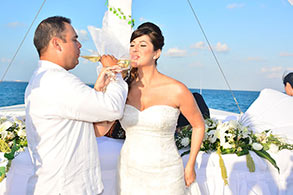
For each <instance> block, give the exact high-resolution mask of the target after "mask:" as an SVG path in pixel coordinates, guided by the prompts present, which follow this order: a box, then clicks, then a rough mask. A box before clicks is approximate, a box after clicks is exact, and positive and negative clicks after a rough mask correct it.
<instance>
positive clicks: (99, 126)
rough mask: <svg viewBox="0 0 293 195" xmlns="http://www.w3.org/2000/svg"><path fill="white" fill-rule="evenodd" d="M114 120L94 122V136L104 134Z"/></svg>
mask: <svg viewBox="0 0 293 195" xmlns="http://www.w3.org/2000/svg"><path fill="white" fill-rule="evenodd" d="M114 122H115V121H112V122H109V121H104V122H98V123H94V129H95V135H96V137H102V136H104V135H105V134H106V133H107V132H108V131H109V130H110V128H111V127H112V125H113V124H114Z"/></svg>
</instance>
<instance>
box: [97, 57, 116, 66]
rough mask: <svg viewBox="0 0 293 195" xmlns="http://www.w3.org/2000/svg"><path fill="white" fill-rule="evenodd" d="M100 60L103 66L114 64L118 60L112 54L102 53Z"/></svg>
mask: <svg viewBox="0 0 293 195" xmlns="http://www.w3.org/2000/svg"><path fill="white" fill-rule="evenodd" d="M100 62H101V63H102V65H103V67H109V66H115V65H117V63H118V60H117V59H116V58H115V57H114V56H112V55H102V57H101V59H100Z"/></svg>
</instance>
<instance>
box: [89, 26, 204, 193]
mask: <svg viewBox="0 0 293 195" xmlns="http://www.w3.org/2000/svg"><path fill="white" fill-rule="evenodd" d="M130 42H131V43H130V56H131V61H132V67H133V69H132V73H131V77H130V79H129V94H128V98H127V102H126V106H125V110H124V115H123V117H122V119H121V120H120V123H121V126H122V127H123V129H124V130H125V131H126V139H125V142H124V145H123V147H122V149H121V154H120V158H119V162H118V178H117V179H118V182H117V185H118V186H117V193H118V194H121V195H130V194H140V195H142V194H160V195H164V194H166V195H170V194H174V195H183V194H186V186H190V185H191V184H192V183H193V182H194V181H195V178H196V174H195V170H194V166H195V160H196V156H197V154H198V152H199V149H200V146H201V143H202V139H203V136H204V121H203V118H202V115H201V113H200V111H199V108H198V106H197V104H196V102H195V100H194V97H193V95H192V93H191V92H190V91H189V89H188V88H187V87H186V86H185V85H184V84H182V83H181V82H179V81H177V80H175V79H172V78H170V77H168V76H166V75H164V74H162V73H160V72H159V71H158V70H157V60H158V59H159V57H160V55H161V51H162V47H163V45H164V37H163V35H162V33H161V30H160V28H159V27H158V26H156V25H155V24H153V23H149V22H147V23H144V24H142V25H140V26H139V27H138V29H137V30H135V31H134V32H133V33H132V36H131V40H130ZM180 111H181V112H182V114H183V115H184V116H185V117H186V118H187V120H188V121H189V123H190V124H191V125H192V127H193V132H192V139H191V150H190V151H191V152H190V155H189V160H188V162H187V164H186V167H185V169H184V167H183V162H182V159H181V157H180V154H179V152H178V150H177V148H176V145H175V141H174V132H175V129H176V123H177V119H178V116H179V114H180ZM111 124H113V123H108V125H103V124H95V129H96V132H100V133H97V134H104V132H105V131H107V130H108V128H106V127H109V126H110V125H111Z"/></svg>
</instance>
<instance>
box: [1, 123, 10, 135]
mask: <svg viewBox="0 0 293 195" xmlns="http://www.w3.org/2000/svg"><path fill="white" fill-rule="evenodd" d="M12 125H13V123H12V122H10V121H5V122H4V123H2V124H1V125H0V133H1V132H2V131H6V130H7V129H9V128H10V127H12Z"/></svg>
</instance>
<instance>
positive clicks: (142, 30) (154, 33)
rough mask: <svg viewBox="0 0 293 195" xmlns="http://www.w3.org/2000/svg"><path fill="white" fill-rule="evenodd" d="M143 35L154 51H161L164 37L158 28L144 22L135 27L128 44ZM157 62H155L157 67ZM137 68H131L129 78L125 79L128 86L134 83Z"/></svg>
mask: <svg viewBox="0 0 293 195" xmlns="http://www.w3.org/2000/svg"><path fill="white" fill-rule="evenodd" d="M143 35H147V36H148V37H149V38H150V40H151V43H152V44H153V46H154V51H157V50H159V49H160V50H162V49H163V46H164V36H163V34H162V31H161V30H160V28H159V27H158V26H157V25H155V24H153V23H151V22H145V23H143V24H141V25H139V26H138V27H137V29H136V30H135V31H133V33H132V35H131V38H130V42H132V41H133V40H134V39H136V38H138V37H141V36H143ZM157 60H158V59H156V61H155V63H156V65H157ZM137 76H138V75H137V68H132V69H131V72H130V77H129V78H128V79H127V83H128V85H129V86H130V84H131V82H132V81H134V80H135V79H136V78H137Z"/></svg>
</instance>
